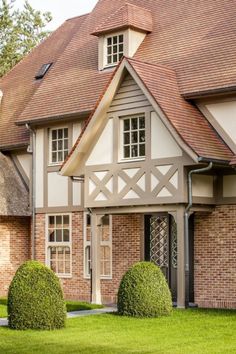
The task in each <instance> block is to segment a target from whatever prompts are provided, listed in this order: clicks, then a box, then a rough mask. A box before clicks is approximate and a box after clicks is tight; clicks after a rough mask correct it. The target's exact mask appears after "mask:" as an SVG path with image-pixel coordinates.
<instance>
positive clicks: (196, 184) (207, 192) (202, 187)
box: [192, 175, 214, 198]
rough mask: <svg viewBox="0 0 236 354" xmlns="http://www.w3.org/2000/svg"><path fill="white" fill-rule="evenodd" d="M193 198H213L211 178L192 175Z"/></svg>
mask: <svg viewBox="0 0 236 354" xmlns="http://www.w3.org/2000/svg"><path fill="white" fill-rule="evenodd" d="M192 182H193V197H204V198H213V195H214V191H213V176H204V175H193V177H192Z"/></svg>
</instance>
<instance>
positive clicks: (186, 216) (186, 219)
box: [184, 157, 213, 307]
mask: <svg viewBox="0 0 236 354" xmlns="http://www.w3.org/2000/svg"><path fill="white" fill-rule="evenodd" d="M198 161H199V162H201V161H203V159H202V158H201V157H200V158H199V159H198ZM212 167H213V162H212V161H210V162H209V164H208V166H206V167H203V168H199V169H195V170H191V171H190V172H189V173H188V205H187V207H186V209H185V212H184V229H185V232H184V235H185V286H186V287H185V305H186V307H188V305H189V217H190V210H191V208H192V206H193V195H192V175H193V174H200V173H202V172H207V171H210V170H211V169H212Z"/></svg>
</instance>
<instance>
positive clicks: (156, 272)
mask: <svg viewBox="0 0 236 354" xmlns="http://www.w3.org/2000/svg"><path fill="white" fill-rule="evenodd" d="M117 305H118V313H119V314H120V315H125V316H133V317H158V316H162V315H169V314H170V313H171V311H172V301H171V294H170V290H169V287H168V285H167V282H166V279H165V277H164V275H163V273H162V271H161V270H160V268H158V267H157V266H156V265H154V264H153V263H149V262H139V263H137V264H135V265H134V266H133V267H132V268H130V269H129V270H128V271H127V272H126V274H125V275H124V276H123V279H122V281H121V283H120V287H119V291H118V304H117Z"/></svg>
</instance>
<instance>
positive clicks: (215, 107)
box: [206, 101, 236, 143]
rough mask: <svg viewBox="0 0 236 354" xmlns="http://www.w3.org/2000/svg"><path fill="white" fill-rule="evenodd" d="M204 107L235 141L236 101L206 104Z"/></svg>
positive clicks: (235, 141)
mask: <svg viewBox="0 0 236 354" xmlns="http://www.w3.org/2000/svg"><path fill="white" fill-rule="evenodd" d="M206 108H207V109H208V110H209V112H210V113H211V114H212V116H213V117H214V118H215V120H216V121H217V123H218V124H219V125H220V126H221V127H222V128H223V129H224V131H225V132H226V133H227V134H228V135H229V137H230V138H231V139H232V140H233V141H234V143H236V101H230V102H219V103H214V104H207V105H206Z"/></svg>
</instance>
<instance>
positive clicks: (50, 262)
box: [46, 214, 72, 277]
mask: <svg viewBox="0 0 236 354" xmlns="http://www.w3.org/2000/svg"><path fill="white" fill-rule="evenodd" d="M46 256H47V257H46V263H47V266H48V267H49V268H50V269H52V270H53V271H54V272H55V273H56V274H57V275H58V276H60V277H68V276H71V274H72V228H71V214H55V215H46Z"/></svg>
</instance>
